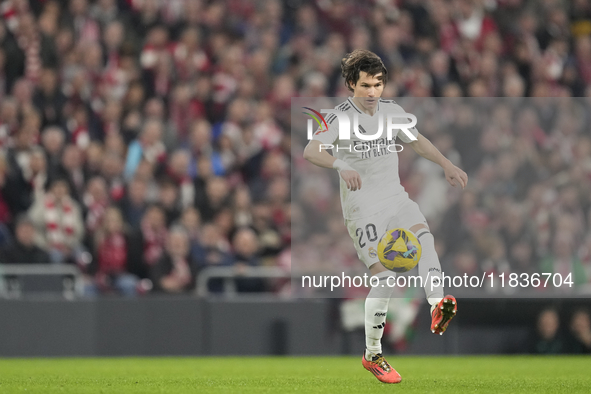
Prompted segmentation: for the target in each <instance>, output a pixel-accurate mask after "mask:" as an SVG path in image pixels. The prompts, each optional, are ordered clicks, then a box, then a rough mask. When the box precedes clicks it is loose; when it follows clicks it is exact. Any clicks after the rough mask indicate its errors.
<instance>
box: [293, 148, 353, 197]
mask: <svg viewBox="0 0 591 394" xmlns="http://www.w3.org/2000/svg"><path fill="white" fill-rule="evenodd" d="M331 142H334V140H333V141H331ZM328 144H330V143H328V142H325V141H321V140H320V139H312V140H310V142H309V143H308V145H307V146H306V148H305V149H304V159H306V160H308V161H309V162H310V163H312V164H315V165H317V166H319V167H324V168H334V169H336V170H337V171H338V172H339V175H340V176H341V178H342V179H343V181H345V183H346V184H347V189H349V190H351V191H355V190H359V189H361V176H360V175H359V173H358V172H357V171H355V170H354V169H353V168H351V166H349V165H348V164H347V163H346V162H344V161H343V160H340V159H337V158H336V157H334V156H333V155H331V154H330V153H328V152H327V151H326V148H325V146H326V145H328Z"/></svg>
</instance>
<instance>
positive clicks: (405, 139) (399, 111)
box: [391, 103, 419, 144]
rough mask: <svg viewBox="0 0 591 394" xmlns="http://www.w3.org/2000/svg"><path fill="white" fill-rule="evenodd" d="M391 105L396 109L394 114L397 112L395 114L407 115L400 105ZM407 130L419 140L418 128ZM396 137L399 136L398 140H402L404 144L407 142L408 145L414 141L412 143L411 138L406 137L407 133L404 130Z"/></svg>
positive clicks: (399, 131)
mask: <svg viewBox="0 0 591 394" xmlns="http://www.w3.org/2000/svg"><path fill="white" fill-rule="evenodd" d="M391 105H392V106H393V109H394V112H395V113H397V114H405V113H406V111H405V110H404V109H402V107H401V106H400V105H398V104H396V103H393V104H391ZM401 123H402V121H401ZM407 130H408V131H410V132H411V134H412V135H414V136H415V138H418V136H419V130H417V128H416V127H412V128H408V129H407ZM396 136H397V137H398V138H400V140H401V141H402V142H406V143H407V144H408V143H411V142H413V141H412V140H411V139H410V138H409V137H408V136H407V135H406V133H405V132H403V131H402V130H398V134H397V135H396Z"/></svg>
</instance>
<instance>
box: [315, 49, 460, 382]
mask: <svg viewBox="0 0 591 394" xmlns="http://www.w3.org/2000/svg"><path fill="white" fill-rule="evenodd" d="M341 70H342V76H343V77H344V79H345V84H346V86H347V88H348V89H349V90H350V91H352V92H353V97H352V98H351V97H350V98H348V99H347V100H346V101H345V102H343V103H342V104H340V105H338V106H337V107H335V109H336V110H338V111H342V112H344V113H345V114H347V115H349V119H351V125H353V124H354V123H353V115H354V114H357V115H358V119H359V132H360V133H362V134H367V135H372V134H375V133H376V132H377V130H378V127H379V123H378V118H379V117H380V115H382V114H386V113H388V114H392V113H396V114H404V113H405V111H404V110H403V109H402V108H401V107H400V106H399V105H398V104H396V103H395V102H394V101H392V100H383V99H380V97H381V95H382V92H383V89H384V85H385V84H386V81H387V75H388V70H387V69H386V67H385V66H384V64H383V63H382V60H381V59H380V58H379V57H378V56H377V55H376V54H374V53H373V52H370V51H367V50H355V51H353V52H352V53H350V54H347V55H346V56H345V57H344V58H343V60H342V62H341ZM336 118H337V117H336V116H335V115H334V114H331V115H328V116H327V118H326V121H327V124H328V130H326V129H323V128H320V129H318V130H317V131H316V132H315V133H314V136H313V139H312V140H310V142H309V143H308V145H307V146H306V148H305V150H304V158H305V159H306V160H308V161H310V162H311V163H313V164H315V165H317V166H320V167H325V168H334V169H336V170H337V171H338V172H339V175H340V192H341V203H342V209H343V215H344V218H345V224H346V226H347V229H348V231H349V235H350V236H351V238H352V239H353V242H354V244H355V248H356V250H357V254H358V256H359V258H360V259H361V260H362V261H363V262H364V263H365V264H366V266H367V267H368V269H369V271H370V273H371V275H372V276H376V277H377V278H379V283H380V285H378V286H375V287H372V288H371V290H370V291H369V294H368V296H367V299H366V301H365V341H366V350H365V354H364V355H363V358H362V362H363V366H364V367H365V369H367V370H369V371H370V372H372V373H373V374H374V375H375V376H376V378H378V380H380V381H381V382H384V383H398V382H400V380H401V377H400V375H399V374H398V372H396V370H395V369H394V368H392V367H391V366H390V364H388V362H387V361H386V360H385V359H384V357H383V355H382V345H381V338H382V335H383V331H384V324H385V319H386V312H387V309H388V302H389V300H390V297H391V295H392V292H393V291H394V288H393V287H390V286H387V285H385V284H386V283H387V279H388V277H389V276H394V275H395V274H394V273H393V272H392V271H389V270H387V269H386V268H385V267H384V266H383V265H382V264H381V263H380V262H379V260H378V257H377V246H378V242H379V237H378V235H380V234H384V233H385V232H386V231H387V230H388V229H392V228H405V229H409V230H410V231H412V232H413V233H414V234H415V235H416V236H417V238H418V239H419V241H420V242H421V245H422V255H421V259H420V261H419V264H418V265H419V274H420V276H421V277H422V278H423V283H424V289H425V293H426V296H427V301H428V302H429V304H430V305H431V318H432V322H431V331H432V332H433V333H436V334H443V332H444V331H445V330H446V328H447V326H448V324H449V322H450V320H451V319H452V318H453V317H454V315H455V313H456V311H457V305H456V300H455V298H454V297H453V296H451V295H447V296H445V297H444V296H443V288H442V286H436V287H434V288H432V287H431V282H432V281H433V278H435V282H434V283H436V284H440V281H441V265H440V263H439V258H438V257H437V253H436V251H435V243H434V239H433V235H431V233H430V232H429V226H428V225H427V221H426V220H425V217H424V216H423V214H422V213H421V212H420V210H419V207H418V205H417V204H416V203H415V202H414V201H412V200H411V199H410V198H409V197H408V194H407V193H406V192H405V190H404V188H403V187H402V185H401V184H400V178H399V176H398V155H397V153H396V149H394V147H390V149H387V147H388V146H387V144H394V140H392V141H388V140H387V139H386V133H385V128H386V120H385V119H384V120H383V122H384V123H383V127H384V132H383V134H382V136H383V137H382V138H380V139H378V140H375V141H362V140H361V139H359V138H358V137H357V136H356V135H355V133H351V139H350V140H342V141H341V140H339V130H338V124H339V122H338V121H337V120H336ZM404 122H405V121H404V120H402V121H399V122H398V123H404ZM408 132H409V133H408V134H406V133H404V132H402V131H398V134H397V137H398V138H400V139H401V140H402V141H403V142H405V143H408V145H410V147H411V148H412V149H413V150H414V151H415V152H417V153H418V154H419V155H420V156H422V157H424V158H426V159H428V160H431V161H432V162H434V163H437V164H439V165H440V166H441V167H442V168H443V170H444V172H445V178H446V179H447V181H448V182H449V183H450V184H451V185H452V186H457V185H459V186H461V187H462V188H464V187H465V186H466V183H467V182H468V176H467V175H466V173H465V172H464V171H462V170H461V169H460V168H458V167H456V166H455V165H453V164H452V163H451V161H449V160H448V159H447V158H445V157H444V156H443V155H442V154H441V152H439V150H437V148H435V146H433V144H431V142H430V141H429V140H428V139H427V138H425V137H424V136H422V135H421V134H419V132H418V131H417V129H416V128H414V127H413V128H409V129H408ZM410 134H412V135H413V136H414V137H415V138H414V140H413V139H412V138H410V136H409V135H410ZM328 144H332V145H333V146H335V147H340V148H341V149H335V150H333V152H334V156H333V155H331V154H330V153H328V152H327V151H326V149H323V146H327V145H328ZM355 144H371V149H359V148H358V149H357V150H355V149H349V147H351V146H354V145H355ZM366 234H367V235H366ZM370 235H371V237H370ZM428 277H429V278H430V279H429V280H428V283H427V278H428ZM437 281H439V282H437ZM382 284H384V286H382Z"/></svg>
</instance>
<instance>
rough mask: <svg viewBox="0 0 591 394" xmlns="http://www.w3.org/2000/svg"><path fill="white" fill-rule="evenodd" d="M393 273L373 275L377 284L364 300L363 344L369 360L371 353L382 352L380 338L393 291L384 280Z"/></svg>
mask: <svg viewBox="0 0 591 394" xmlns="http://www.w3.org/2000/svg"><path fill="white" fill-rule="evenodd" d="M394 275H395V274H394V273H393V272H390V271H385V272H380V273H379V274H377V275H375V276H376V277H378V278H379V284H378V286H376V287H372V288H371V290H370V291H369V294H368V295H367V299H366V300H365V346H366V348H367V349H366V351H365V358H366V359H368V360H371V353H373V354H379V353H382V343H381V340H382V335H383V334H384V326H385V325H386V313H387V312H388V303H389V302H390V297H391V296H392V293H393V291H394V288H393V287H389V286H387V285H386V280H387V278H388V277H389V276H394ZM382 285H383V287H382Z"/></svg>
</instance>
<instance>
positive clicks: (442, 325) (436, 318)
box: [431, 295, 458, 335]
mask: <svg viewBox="0 0 591 394" xmlns="http://www.w3.org/2000/svg"><path fill="white" fill-rule="evenodd" d="M457 311H458V303H457V302H456V299H455V297H454V296H452V295H446V296H445V297H443V299H442V300H441V301H439V304H437V306H436V307H435V309H433V310H432V311H431V332H432V333H433V334H439V335H443V333H444V332H445V330H446V329H447V326H448V324H449V322H450V321H451V319H453V317H454V316H455V315H456V313H457Z"/></svg>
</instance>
